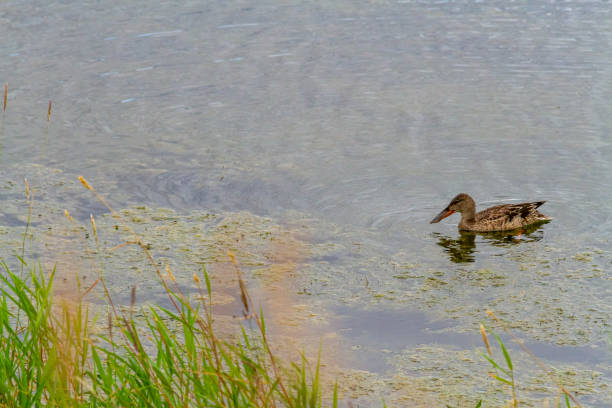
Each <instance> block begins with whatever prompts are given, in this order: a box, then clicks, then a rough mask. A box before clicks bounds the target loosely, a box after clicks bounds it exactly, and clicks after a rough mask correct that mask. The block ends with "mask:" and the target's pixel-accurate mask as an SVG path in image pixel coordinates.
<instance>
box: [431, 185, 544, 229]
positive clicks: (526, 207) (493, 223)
mask: <svg viewBox="0 0 612 408" xmlns="http://www.w3.org/2000/svg"><path fill="white" fill-rule="evenodd" d="M545 202H546V201H534V202H530V203H520V204H502V205H496V206H495V207H491V208H487V209H486V210H483V211H480V212H478V213H477V212H476V203H475V202H474V199H473V198H472V197H470V196H469V194H466V193H461V194H458V195H457V196H455V198H453V199H452V200H451V202H450V203H449V204H448V205H447V206H446V208H444V209H443V210H442V211H441V212H440V214H438V215H436V217H435V218H434V219H433V220H431V222H430V224H434V223H437V222H440V221H441V220H443V219H444V218H446V217H448V216H449V215H451V214H454V213H455V212H458V213H461V221H459V229H460V230H463V231H474V232H494V231H511V230H517V229H521V228H523V227H526V226H528V225H532V224H536V223H544V222H548V221H550V220H551V219H552V218H550V217H547V216H546V215H544V214H542V213H540V212H539V211H538V210H537V209H538V207H540V206H541V205H542V204H544V203H545Z"/></svg>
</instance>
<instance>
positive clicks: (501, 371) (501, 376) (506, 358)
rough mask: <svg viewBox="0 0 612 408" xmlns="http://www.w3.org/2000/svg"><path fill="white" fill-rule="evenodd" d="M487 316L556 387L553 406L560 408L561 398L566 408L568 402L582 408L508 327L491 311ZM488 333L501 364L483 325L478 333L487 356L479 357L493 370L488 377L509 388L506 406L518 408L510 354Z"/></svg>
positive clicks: (501, 342)
mask: <svg viewBox="0 0 612 408" xmlns="http://www.w3.org/2000/svg"><path fill="white" fill-rule="evenodd" d="M487 314H488V315H489V316H490V317H491V319H493V320H494V321H495V322H496V323H497V324H499V325H500V326H501V327H502V328H503V330H504V331H505V332H506V333H508V334H509V335H510V336H511V337H512V339H513V340H514V341H515V342H516V343H518V344H519V346H520V347H521V348H522V349H523V351H525V352H526V353H527V354H528V355H529V357H531V359H532V360H533V361H534V362H535V363H536V364H537V365H538V366H539V367H540V368H541V369H542V370H543V371H544V372H545V373H546V374H547V375H548V377H549V378H550V380H551V381H552V382H553V383H554V384H555V385H556V386H557V388H558V390H559V393H558V395H557V402H556V404H555V407H559V408H560V407H561V398H563V399H564V402H565V406H566V407H567V408H570V407H571V404H570V400H571V401H572V402H573V403H574V404H575V406H577V407H582V405H580V403H579V402H578V400H577V399H576V397H574V395H572V393H570V392H569V391H568V390H567V389H566V388H565V387H564V386H563V385H562V384H561V383H560V382H559V381H558V380H557V379H556V378H555V377H554V375H553V374H552V373H551V371H550V370H549V369H548V368H547V367H546V366H545V365H544V364H543V363H542V362H541V361H540V360H539V359H538V358H537V357H536V356H535V355H534V354H533V353H532V352H531V351H529V349H527V347H525V345H524V344H523V342H522V341H521V340H520V339H519V338H518V337H516V336H515V335H514V334H512V332H511V331H510V330H509V329H508V327H507V326H506V325H505V324H504V322H503V321H502V320H501V319H499V317H497V316H496V315H495V313H493V312H492V311H491V310H487ZM489 331H490V332H491V334H492V335H493V337H494V338H495V341H496V342H497V344H498V346H499V348H500V350H501V352H502V355H503V362H501V361H499V360H496V359H495V358H494V357H493V351H492V349H491V344H490V342H489V338H488V336H487V329H486V328H485V326H484V324H481V325H480V333H481V336H482V341H483V343H484V345H485V347H486V349H487V354H484V353H481V355H482V356H483V357H484V358H485V359H486V360H487V361H488V362H489V363H490V364H491V367H492V368H493V372H490V373H489V375H490V376H491V377H492V378H493V379H495V380H496V381H498V382H500V383H502V384H505V385H508V386H509V387H510V390H511V394H512V399H511V400H510V401H509V402H508V406H509V407H514V408H518V407H519V399H518V397H517V389H518V385H517V384H516V382H515V375H514V366H513V364H512V358H511V357H510V353H509V352H508V349H507V348H506V345H505V344H504V342H503V341H502V339H501V337H500V336H499V334H497V333H496V332H495V331H493V330H491V329H489ZM504 364H505V366H504Z"/></svg>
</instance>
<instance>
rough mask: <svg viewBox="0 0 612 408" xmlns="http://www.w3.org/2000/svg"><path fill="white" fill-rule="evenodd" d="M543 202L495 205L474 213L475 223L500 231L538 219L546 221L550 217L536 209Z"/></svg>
mask: <svg viewBox="0 0 612 408" xmlns="http://www.w3.org/2000/svg"><path fill="white" fill-rule="evenodd" d="M545 202H546V201H535V202H532V203H520V204H502V205H496V206H495V207H491V208H487V209H486V210H484V211H481V212H479V213H478V214H476V224H478V225H481V226H483V227H484V228H485V229H486V230H489V231H501V230H511V229H516V228H521V227H524V226H525V225H529V224H532V223H534V222H538V221H547V220H550V218H548V217H546V216H545V215H543V214H541V213H540V212H539V211H538V210H537V208H538V207H539V206H541V205H542V204H544V203H545Z"/></svg>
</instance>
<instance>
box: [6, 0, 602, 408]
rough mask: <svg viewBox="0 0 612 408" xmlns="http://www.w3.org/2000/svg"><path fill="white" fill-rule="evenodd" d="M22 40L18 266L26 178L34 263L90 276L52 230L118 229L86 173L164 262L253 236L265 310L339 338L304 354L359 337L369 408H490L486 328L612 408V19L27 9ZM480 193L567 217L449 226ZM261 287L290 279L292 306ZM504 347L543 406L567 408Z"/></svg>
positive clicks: (516, 352)
mask: <svg viewBox="0 0 612 408" xmlns="http://www.w3.org/2000/svg"><path fill="white" fill-rule="evenodd" d="M0 27H1V28H0V32H1V33H2V38H3V41H2V43H1V44H0V55H1V57H2V58H0V73H1V75H0V81H3V82H8V84H9V88H8V89H9V92H8V106H7V111H6V112H5V114H4V115H3V117H2V128H1V129H0V169H2V174H3V180H2V183H3V184H2V186H3V188H2V191H1V192H0V198H2V202H3V210H2V211H0V224H1V225H3V227H2V228H3V229H4V230H3V231H1V232H2V233H3V234H6V236H7V237H14V239H13V240H12V241H11V240H10V239H7V240H5V243H4V244H3V245H2V255H3V256H5V257H6V256H9V255H10V254H12V253H15V252H18V249H15V246H11V245H12V244H11V242H12V243H18V244H19V245H17V248H19V247H20V244H21V242H20V241H19V239H18V235H19V233H23V225H24V217H25V215H26V214H27V206H26V205H24V200H23V195H24V194H23V188H22V184H21V183H22V182H23V178H24V177H27V178H28V179H29V181H30V183H31V184H32V185H33V186H35V190H36V194H37V195H36V199H37V200H38V201H37V206H38V207H36V208H37V209H38V210H35V212H34V214H35V216H34V223H33V229H34V231H39V232H40V231H46V232H45V233H46V234H47V235H46V238H45V242H44V244H41V246H40V247H39V248H38V249H36V251H35V253H34V255H36V256H41V257H45V259H46V260H47V261H48V262H51V260H53V259H54V256H57V255H58V254H63V255H62V257H63V258H64V264H66V265H72V266H73V267H74V268H79V266H78V265H77V263H75V262H73V259H72V258H70V257H71V256H77V255H75V253H71V252H70V250H71V248H72V246H71V244H69V243H67V242H65V241H64V239H65V240H68V238H66V237H68V235H69V234H68V233H66V235H65V236H61V234H59V233H58V234H54V233H53V232H49V231H58V230H61V227H58V225H62V224H61V223H62V222H64V221H63V220H62V219H61V218H62V214H63V209H64V208H68V209H69V210H70V212H71V213H72V214H74V215H75V217H76V218H77V219H80V220H82V221H83V222H85V221H86V220H87V217H88V216H89V213H90V212H92V213H94V214H95V215H96V217H98V216H99V217H104V214H105V213H106V210H105V209H104V207H103V206H102V205H101V204H100V203H98V202H97V201H96V200H95V199H93V197H92V196H91V195H90V194H88V192H87V191H83V189H82V188H79V186H78V185H77V183H78V182H76V181H75V180H76V176H77V175H81V174H82V175H83V176H85V177H86V178H87V179H88V180H89V181H90V182H91V183H92V184H93V185H94V186H96V188H97V189H98V191H100V192H102V193H103V194H104V196H105V197H107V198H108V199H109V201H110V202H111V203H112V205H113V206H115V207H116V208H117V209H126V210H125V211H126V214H129V215H130V217H132V219H139V220H148V221H149V222H150V223H149V224H143V225H148V227H147V228H149V232H150V231H153V230H155V231H164V233H163V234H161V233H160V234H159V236H157V235H156V236H155V238H151V239H156V240H158V241H159V244H158V245H157V247H156V246H155V245H154V248H160V247H162V246H164V245H165V244H164V241H163V240H164V239H168V237H172V239H174V241H172V245H175V246H174V247H173V248H179V247H181V248H183V249H184V250H185V251H188V250H189V243H190V242H191V241H189V240H190V239H191V238H187V236H191V234H196V233H197V234H203V235H206V234H207V233H210V229H215V228H216V230H215V231H217V230H219V225H221V224H223V223H224V222H225V223H227V225H230V227H227V225H226V227H227V228H229V229H232V228H234V230H232V231H233V234H234V235H232V237H235V238H236V241H239V240H241V239H244V237H245V234H247V235H248V237H247V238H246V240H248V239H251V240H252V241H250V243H249V244H248V245H247V246H245V248H247V249H245V253H244V254H243V255H244V257H243V258H241V259H242V262H244V263H245V268H246V269H247V270H248V272H249V281H250V282H251V285H252V286H253V287H254V290H255V292H254V293H255V294H259V295H260V296H261V297H262V298H263V299H262V301H263V302H264V304H265V308H266V309H267V310H269V313H270V314H271V315H272V316H275V314H276V313H278V312H276V311H275V310H274V309H275V307H276V308H278V307H279V304H280V305H281V306H282V307H284V308H288V309H291V307H293V306H296V307H297V306H300V307H302V308H303V310H307V311H308V313H310V315H312V316H317V317H318V318H317V319H310V318H304V319H302V323H299V324H298V323H295V322H293V323H294V324H297V325H301V327H302V328H301V329H300V330H297V331H296V332H295V333H294V335H293V336H292V337H293V339H294V340H295V342H296V344H298V345H299V344H301V342H312V340H313V338H315V337H316V336H319V337H321V336H323V337H325V336H327V337H325V338H331V337H330V336H329V335H330V333H335V334H336V335H337V336H336V337H334V340H333V342H336V343H335V345H334V346H330V347H332V349H334V350H336V349H335V348H336V347H337V350H338V353H341V354H342V357H341V358H340V357H338V360H342V364H344V367H348V368H350V369H352V370H354V372H355V373H359V375H361V376H362V377H359V378H360V380H359V381H360V382H361V383H362V384H366V385H363V390H358V391H355V393H354V395H353V396H352V398H354V399H355V400H358V401H360V404H361V405H360V406H378V404H379V399H378V396H379V395H390V397H389V399H388V400H387V402H388V403H389V404H390V405H391V406H402V404H403V403H405V402H406V401H407V400H406V398H408V399H409V398H410V395H409V394H410V393H409V392H408V391H410V390H409V389H419V390H429V391H430V394H431V395H429V396H428V397H427V398H428V399H418V401H420V403H421V404H426V406H442V405H443V403H450V404H457V403H459V404H461V403H462V402H461V401H463V403H465V404H468V402H469V403H471V402H473V401H474V399H475V398H476V397H477V396H478V395H480V394H479V393H482V392H485V391H483V390H484V389H486V387H485V386H484V385H482V384H484V383H486V381H487V378H488V375H487V372H486V371H487V367H486V365H484V364H482V361H481V360H482V358H481V357H480V356H479V355H478V353H477V352H476V349H477V348H478V347H481V343H480V342H481V340H480V333H479V332H478V324H479V323H480V321H486V320H487V317H486V313H485V311H486V310H487V309H491V310H493V311H494V312H495V313H496V314H498V315H499V316H500V317H501V318H503V319H504V320H505V321H506V322H507V323H508V325H509V326H510V327H511V328H512V330H513V331H514V333H515V334H517V335H518V336H520V337H521V338H523V339H524V340H525V341H526V343H527V345H528V346H529V348H530V349H531V350H532V351H533V352H534V353H535V354H536V355H538V356H540V357H541V358H542V359H543V360H544V361H545V362H546V363H547V364H549V365H551V366H554V367H557V368H558V370H559V373H560V374H559V375H561V376H562V377H563V380H564V381H566V382H568V383H569V384H570V385H571V386H574V389H577V390H579V392H578V395H579V397H581V398H579V399H580V400H581V401H583V402H584V403H585V404H588V405H589V406H594V407H604V406H610V404H612V399H611V398H612V397H611V395H610V391H611V386H610V380H611V378H612V368H611V366H612V354H611V352H610V342H609V337H610V331H611V330H610V317H611V316H612V302H611V301H610V299H612V280H611V276H612V275H611V273H610V271H611V269H612V242H611V239H612V206H611V205H610V202H611V199H612V136H611V134H612V46H611V45H612V44H611V42H612V7H611V6H610V4H608V3H606V2H599V1H587V0H584V1H563V2H555V1H552V2H551V1H547V2H529V4H525V3H523V2H513V1H497V2H486V3H485V2H471V1H410V0H400V1H372V2H348V1H321V2H316V3H312V4H310V3H304V2H297V1H285V2H278V1H273V0H263V1H258V2H247V1H237V2H223V1H210V2H199V1H181V2H179V1H173V0H171V1H165V2H161V3H160V4H152V3H151V2H144V1H131V2H121V1H114V0H112V1H108V2H103V3H100V2H94V1H85V2H81V3H80V4H78V5H76V4H68V3H64V2H42V1H34V2H23V1H11V2H8V3H4V4H3V6H2V7H1V8H0ZM49 99H51V100H53V111H52V115H51V121H50V122H49V123H47V117H46V116H47V106H48V101H49ZM459 192H467V193H469V194H471V195H472V196H473V197H474V199H475V200H476V202H477V205H478V207H479V208H483V207H486V206H490V205H494V204H497V203H501V202H520V201H521V200H525V201H529V200H534V201H535V200H547V203H546V204H545V205H544V206H543V207H541V211H542V212H543V213H544V214H546V215H549V216H551V217H552V218H553V221H552V222H550V223H548V224H546V225H543V226H541V227H540V228H538V229H536V230H533V231H528V232H527V233H526V234H524V235H522V236H520V237H512V236H491V235H479V234H476V235H474V234H471V235H470V234H460V233H459V232H458V231H457V227H456V224H457V223H458V221H459V220H458V217H457V216H453V217H449V218H448V219H446V220H444V221H443V222H442V223H440V224H433V225H430V224H429V220H430V219H431V218H433V217H434V216H435V215H436V214H437V213H438V212H439V211H440V210H441V209H442V208H444V206H446V205H447V203H448V201H449V200H450V199H451V198H452V197H453V196H454V195H456V194H457V193H459ZM133 206H145V207H133ZM130 208H131V209H130ZM138 208H140V210H139V209H138ZM145 208H146V210H144V209H145ZM164 208H166V209H169V210H168V211H169V212H164V211H166V210H162V209H164ZM128 209H129V210H128ZM159 211H162V213H163V215H160V213H159ZM37 212H39V213H41V215H40V216H39V215H38V213H37ZM37 217H38V218H37ZM168 220H172V223H174V224H172V225H175V224H176V225H180V226H181V229H172V228H174V227H172V226H168V225H166V224H167V223H166V221H168ZM228 220H229V221H228ZM102 224H104V221H102ZM107 224H108V226H109V227H110V226H111V224H112V221H111V220H107ZM232 226H233V227H232ZM154 227H155V228H157V229H154ZM143 228H145V227H143ZM177 228H178V227H177ZM207 228H208V229H207ZM227 228H226V229H227ZM109 229H110V228H109ZM145 229H146V228H145ZM268 229H269V230H268ZM194 231H195V232H194ZM245 231H246V232H245ZM258 231H259V232H262V234H259V235H258ZM264 231H268V232H269V233H270V234H271V236H273V237H275V238H276V239H277V241H278V240H280V241H282V240H288V241H289V242H291V244H283V245H281V247H280V249H279V247H275V246H273V245H272V246H270V245H269V243H266V244H264V243H263V242H264V241H265V240H266V238H268V237H269V236H266V234H263V232H264ZM270 231H271V232H270ZM216 234H217V235H215V236H217V237H219V236H220V235H221V233H220V232H218V231H217V232H216ZM249 234H251V235H249ZM249 237H250V238H249ZM228 239H229V238H227V237H225V236H224V237H223V238H218V239H217V240H216V241H214V240H213V241H211V242H209V243H208V244H207V245H209V246H208V247H207V248H208V249H209V250H210V251H212V252H214V250H215V249H214V248H215V245H221V244H224V243H225V244H227V245H229V244H228V242H229V241H228ZM158 241H156V242H158ZM109 242H110V239H109ZM168 242H170V241H168ZM198 242H199V241H198ZM166 244H167V245H168V247H169V248H170V247H171V246H172V245H170V244H169V243H166ZM245 245H246V244H245ZM45 248H46V249H45ZM261 248H264V249H265V251H268V252H267V253H268V254H269V256H268V257H267V258H265V257H264V258H265V259H264V258H261V259H259V258H257V256H256V255H254V254H255V253H256V252H257V249H261ZM288 248H289V249H288ZM296 248H299V249H296ZM243 249H244V248H243ZM192 251H194V252H196V253H195V254H193V256H192V255H190V256H189V257H183V258H181V257H177V256H176V255H167V254H166V255H165V256H167V257H168V259H173V262H175V263H176V264H177V267H178V268H179V270H180V267H181V266H185V265H189V267H192V266H193V265H200V264H202V263H206V264H207V265H209V267H211V268H212V270H214V269H215V266H214V263H215V262H219V257H220V256H221V255H219V254H220V253H221V252H220V253H219V254H217V255H215V256H217V257H216V258H215V257H214V256H209V255H201V254H198V253H197V251H195V249H194V248H193V247H192ZM275 251H276V252H275ZM287 253H288V254H289V255H287ZM67 254H68V255H67ZM245 254H250V255H251V256H252V257H253V259H251V258H248V256H246V255H245ZM279 254H280V255H279ZM173 257H174V258H173ZM270 259H273V261H270ZM109 262H112V261H109ZM181 262H182V263H181ZM144 264H145V262H144V261H140V264H139V265H140V266H143V267H144ZM270 265H276V267H275V268H276V269H274V268H273V267H271V266H270ZM278 265H281V266H280V267H279V266H278ZM258 266H259V267H262V266H263V267H264V269H265V268H268V271H267V272H265V273H268V272H269V271H270V270H273V271H275V273H276V274H277V275H283V274H284V276H283V277H282V278H279V277H278V276H277V277H276V278H275V279H273V283H272V284H271V285H272V286H273V287H276V291H275V290H269V289H266V288H265V284H263V283H262V282H266V279H265V276H264V277H263V278H262V275H265V273H264V272H261V271H260V272H259V273H258V272H257V267H258ZM220 270H222V268H221V269H220ZM175 273H179V272H177V271H175ZM185 276H187V277H190V276H191V273H188V274H186V275H185ZM117 285H118V286H121V285H122V282H121V280H120V279H119V278H118V279H117ZM260 286H261V287H262V289H261V292H260V289H257V287H260ZM279 288H280V289H281V290H280V291H279V290H278V289H279ZM117 290H118V292H120V288H119V287H118V288H117ZM140 290H142V291H144V292H145V294H146V296H147V297H151V298H154V297H155V296H156V294H155V293H154V292H155V290H156V289H155V285H154V284H151V285H150V286H148V285H142V287H141V289H140ZM266 290H268V292H266ZM147 291H149V292H147ZM280 292H282V293H283V294H285V295H286V294H291V298H290V299H287V298H286V296H285V297H284V298H283V299H284V300H283V301H282V302H280V303H279V304H277V305H276V306H275V305H274V303H273V301H272V300H270V299H274V297H275V296H278V297H281V294H280ZM266 296H267V298H268V301H264V299H265V298H266ZM160 301H161V300H160ZM291 305H293V306H291ZM300 310H302V309H300ZM285 317H286V316H285ZM273 320H274V319H272V322H271V324H272V325H273V328H274V330H277V331H278V332H279V333H280V332H283V330H286V327H285V326H286V325H283V324H281V323H277V324H276V325H275V323H274V321H273ZM311 320H315V321H316V323H313V322H312V321H311ZM279 321H282V319H281V320H279ZM283 327H285V329H284V328H283ZM285 334H286V333H285ZM504 336H505V335H504ZM504 339H505V340H507V343H508V345H509V347H510V348H511V351H512V352H513V356H515V358H516V359H517V361H518V362H519V363H520V364H522V365H521V367H525V368H524V370H525V371H524V374H523V375H524V377H523V379H524V382H525V384H526V389H527V391H525V393H526V396H527V392H529V394H528V395H529V398H532V399H533V400H534V401H538V398H540V400H541V399H543V398H545V397H546V396H549V395H550V396H553V397H554V396H556V391H555V390H554V386H552V384H551V386H552V387H549V388H546V387H544V385H543V384H541V383H538V379H537V377H538V375H539V374H538V371H537V368H535V366H533V364H532V363H529V360H528V359H527V358H526V357H522V356H521V351H520V349H519V348H518V346H517V345H515V344H513V343H512V342H511V341H510V339H509V338H507V336H505V337H504ZM330 341H332V340H330ZM315 343H316V341H315ZM340 350H341V351H340ZM333 359H334V357H333V356H331V357H330V360H333ZM449 360H452V361H451V362H449ZM529 364H532V365H531V366H530V365H529ZM476 367H477V368H476ZM568 373H570V374H568ZM345 380H346V381H347V382H348V381H349V380H348V379H346V378H345ZM571 386H570V388H572V387H571ZM479 387H481V388H482V389H481V388H479ZM407 389H408V391H406V390H407ZM551 390H552V391H551ZM415 392H416V391H415ZM347 395H348V394H347ZM349 396H350V395H349ZM415 398H416V397H415ZM431 398H433V399H431ZM461 398H465V399H461ZM470 398H472V399H470ZM423 401H426V402H423ZM457 401H459V402H457ZM466 406H467V405H466ZM472 406H473V405H472Z"/></svg>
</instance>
